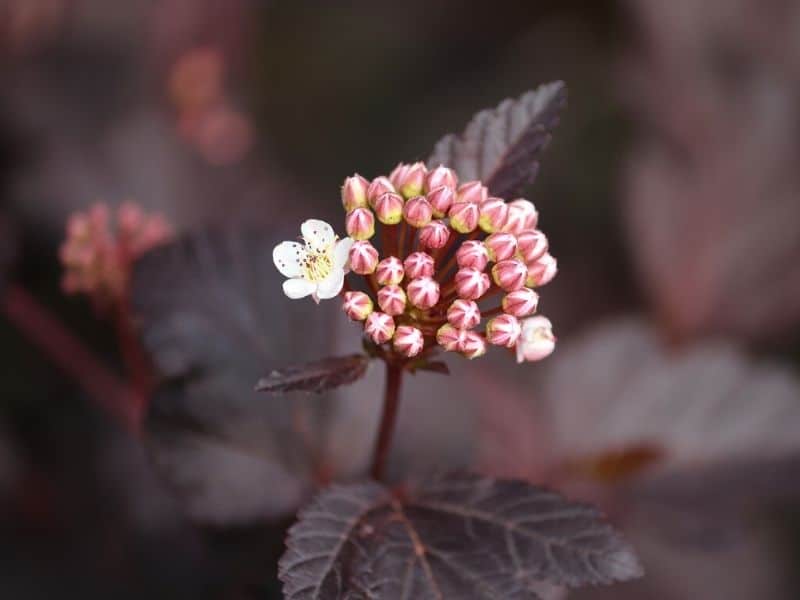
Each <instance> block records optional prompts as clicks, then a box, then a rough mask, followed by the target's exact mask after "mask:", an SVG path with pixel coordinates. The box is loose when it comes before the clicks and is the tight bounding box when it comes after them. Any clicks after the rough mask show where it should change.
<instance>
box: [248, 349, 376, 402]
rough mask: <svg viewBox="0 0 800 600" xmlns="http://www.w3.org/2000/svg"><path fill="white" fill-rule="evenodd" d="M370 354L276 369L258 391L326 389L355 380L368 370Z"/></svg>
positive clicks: (327, 359) (282, 391)
mask: <svg viewBox="0 0 800 600" xmlns="http://www.w3.org/2000/svg"><path fill="white" fill-rule="evenodd" d="M368 365H369V357H368V356H365V355H363V354H351V355H350V356H342V357H339V358H325V359H322V360H318V361H315V362H311V363H306V364H304V365H296V366H292V367H285V368H283V369H278V370H275V371H272V373H270V374H269V375H268V376H267V377H265V378H264V379H261V380H260V381H259V382H258V384H257V385H256V391H257V392H267V393H272V394H280V393H284V392H293V391H299V392H317V393H319V392H324V391H327V390H332V389H334V388H337V387H339V386H342V385H348V384H350V383H353V382H355V381H357V380H359V379H361V377H363V376H364V373H366V372H367V366H368Z"/></svg>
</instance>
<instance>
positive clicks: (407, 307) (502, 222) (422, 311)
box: [342, 163, 557, 361]
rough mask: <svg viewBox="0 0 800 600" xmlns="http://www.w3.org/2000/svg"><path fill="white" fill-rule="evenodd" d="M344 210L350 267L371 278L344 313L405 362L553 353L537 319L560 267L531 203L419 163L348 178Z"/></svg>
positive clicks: (547, 329) (350, 296)
mask: <svg viewBox="0 0 800 600" xmlns="http://www.w3.org/2000/svg"><path fill="white" fill-rule="evenodd" d="M342 205H343V207H344V209H345V212H346V217H345V227H346V230H347V234H348V235H349V236H350V237H351V238H353V239H354V240H356V241H355V243H353V245H352V247H351V248H350V252H349V268H350V269H351V271H352V272H353V273H355V274H357V275H362V276H364V278H365V281H364V283H362V284H361V285H360V286H359V287H360V288H362V289H363V291H357V290H348V291H346V292H345V293H344V302H343V310H344V312H345V313H346V314H347V316H348V317H349V318H350V319H352V320H353V321H360V322H363V324H364V325H363V326H364V332H365V335H366V336H367V337H368V338H370V339H371V340H372V341H373V342H374V343H375V344H378V345H383V344H387V345H390V349H391V351H393V352H394V353H396V354H398V355H399V356H402V357H406V358H410V357H413V356H417V355H418V354H420V353H422V352H423V351H424V350H426V349H430V350H433V349H435V348H436V347H440V348H442V349H443V350H444V351H448V352H459V353H461V354H462V355H464V356H465V357H467V358H477V357H479V356H482V355H483V354H485V353H486V351H487V348H488V347H489V346H492V345H494V346H500V347H504V348H511V349H514V350H515V351H516V355H517V359H518V360H519V361H525V360H540V359H542V358H544V357H546V356H547V355H549V354H550V353H551V352H552V351H553V348H554V345H555V337H554V336H553V335H552V326H551V325H550V322H549V321H548V320H547V319H546V318H545V317H540V316H534V315H535V314H536V311H537V308H538V304H539V295H538V293H537V290H536V288H539V287H541V286H543V285H545V284H547V283H549V282H550V281H551V280H552V279H553V277H555V275H556V272H557V264H556V260H555V258H553V257H552V256H551V255H550V254H549V252H548V241H547V237H546V236H545V235H544V233H542V232H541V231H540V230H539V229H538V228H537V227H538V222H539V213H538V212H537V210H536V208H535V206H534V205H533V203H531V202H530V201H528V200H525V199H522V198H519V199H515V200H512V201H510V202H507V201H506V200H504V199H502V198H496V197H493V196H490V194H489V190H488V189H487V188H486V186H484V185H483V184H482V183H481V182H480V181H466V182H459V180H458V177H457V176H456V174H455V172H454V171H453V170H451V169H449V168H447V167H444V166H439V167H436V168H434V169H430V170H429V169H427V168H426V166H425V165H424V164H423V163H414V164H400V165H398V166H397V167H396V168H395V169H394V170H393V171H392V172H391V174H390V175H389V176H380V177H376V178H375V179H373V180H372V181H369V180H367V179H365V178H364V177H362V176H361V175H357V174H356V175H353V176H352V177H348V178H347V179H345V181H344V184H343V185H342ZM379 233H380V235H378V234H379ZM376 236H377V237H376ZM492 301H494V306H492V305H491V302H492Z"/></svg>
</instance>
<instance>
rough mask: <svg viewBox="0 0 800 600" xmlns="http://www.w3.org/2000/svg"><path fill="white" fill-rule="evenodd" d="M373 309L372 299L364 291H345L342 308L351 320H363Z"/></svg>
mask: <svg viewBox="0 0 800 600" xmlns="http://www.w3.org/2000/svg"><path fill="white" fill-rule="evenodd" d="M372 309H373V306H372V299H370V297H369V296H368V295H367V294H365V293H364V292H345V294H344V302H343V303H342V310H343V311H344V312H345V314H346V315H347V316H348V317H349V318H350V320H351V321H363V320H364V319H366V318H367V317H368V316H369V315H370V313H372Z"/></svg>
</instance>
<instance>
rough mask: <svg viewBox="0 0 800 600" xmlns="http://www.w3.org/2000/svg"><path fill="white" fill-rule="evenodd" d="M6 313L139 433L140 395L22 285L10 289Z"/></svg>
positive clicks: (101, 403) (103, 405) (96, 398)
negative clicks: (110, 369)
mask: <svg viewBox="0 0 800 600" xmlns="http://www.w3.org/2000/svg"><path fill="white" fill-rule="evenodd" d="M2 311H3V313H4V314H5V316H6V318H7V319H8V320H9V321H11V322H12V323H14V324H15V325H16V326H17V327H18V328H19V329H20V331H21V332H22V333H23V334H24V335H25V336H26V337H27V338H28V340H29V341H30V342H31V343H32V344H34V345H35V346H37V347H38V348H39V350H41V351H42V352H43V353H44V354H45V355H46V356H47V357H48V358H49V359H50V360H51V361H52V362H53V363H54V364H55V365H56V366H58V368H60V369H61V370H62V371H63V372H64V373H66V374H67V375H69V376H70V377H71V378H73V379H75V380H76V381H77V382H78V383H79V384H80V385H81V387H82V388H83V389H84V391H85V392H86V393H87V394H88V396H89V398H91V399H92V400H93V401H94V402H95V403H96V404H97V405H98V406H99V407H100V408H102V409H103V410H104V411H106V412H108V413H109V414H110V415H111V416H113V417H114V418H115V419H117V420H118V421H119V422H120V423H121V424H122V425H123V426H124V427H125V428H126V429H128V430H129V431H132V432H138V430H139V425H140V422H141V416H142V415H141V412H140V409H141V407H142V405H143V402H142V398H141V397H140V395H139V394H138V393H137V392H136V391H134V390H132V389H131V388H130V387H129V386H128V384H127V383H126V382H125V381H123V380H122V379H120V378H119V377H118V376H117V375H115V374H114V373H112V372H111V371H109V370H108V368H107V367H106V365H104V364H103V363H102V362H101V361H100V360H99V359H98V358H97V357H95V356H94V355H93V354H92V353H91V352H90V351H89V350H88V349H87V348H86V346H85V345H84V344H83V343H82V342H81V341H80V340H79V339H78V338H76V337H75V336H74V335H73V334H72V333H71V332H70V331H69V330H68V329H66V328H65V327H64V326H63V325H62V324H61V322H60V321H59V320H58V319H57V318H55V317H54V316H53V315H52V314H50V312H49V311H48V310H47V309H46V308H45V307H44V306H42V305H41V304H39V302H38V301H37V300H36V299H35V298H34V297H33V296H31V295H30V294H29V293H28V292H27V291H26V290H25V289H24V288H22V287H21V286H19V285H9V287H8V289H7V290H6V292H5V294H4V298H3V300H2Z"/></svg>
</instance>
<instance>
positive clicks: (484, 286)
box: [454, 267, 492, 300]
mask: <svg viewBox="0 0 800 600" xmlns="http://www.w3.org/2000/svg"><path fill="white" fill-rule="evenodd" d="M454 281H455V284H456V293H457V294H458V296H459V298H463V299H464V300H478V299H479V298H480V297H481V296H483V295H484V294H485V293H486V292H488V291H489V288H490V287H491V285H492V282H491V281H489V276H488V275H487V274H486V273H482V272H481V271H478V270H477V269H473V268H472V267H463V268H461V269H459V270H458V271H457V272H456V274H455V277H454Z"/></svg>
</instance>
